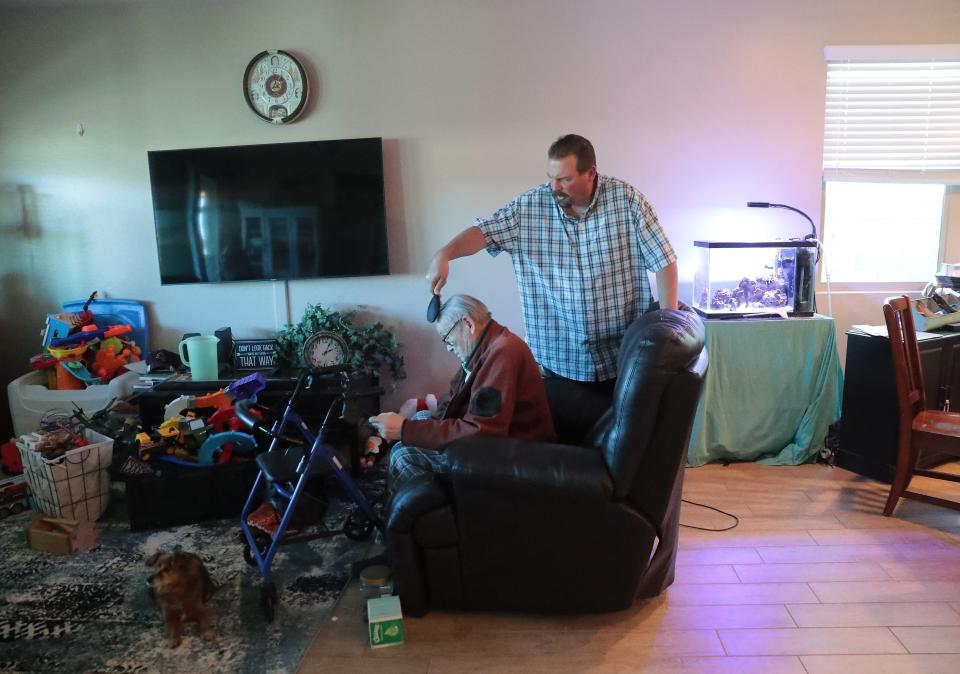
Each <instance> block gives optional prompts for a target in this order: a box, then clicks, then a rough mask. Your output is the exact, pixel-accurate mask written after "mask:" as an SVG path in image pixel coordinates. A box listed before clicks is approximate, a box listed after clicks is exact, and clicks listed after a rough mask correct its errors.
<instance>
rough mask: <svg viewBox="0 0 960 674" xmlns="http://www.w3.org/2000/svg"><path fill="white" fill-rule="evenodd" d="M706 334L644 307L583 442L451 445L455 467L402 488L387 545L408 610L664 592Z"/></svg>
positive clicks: (693, 319) (539, 609)
mask: <svg viewBox="0 0 960 674" xmlns="http://www.w3.org/2000/svg"><path fill="white" fill-rule="evenodd" d="M703 343H704V329H703V323H702V322H701V320H700V318H699V317H698V316H697V315H696V314H694V313H692V312H689V311H671V310H658V311H654V312H651V313H648V314H646V315H644V316H643V317H641V318H640V319H638V320H637V321H636V322H635V323H634V324H633V325H632V326H631V327H630V329H629V330H628V331H627V333H626V335H625V336H624V338H623V342H622V344H621V348H620V355H619V362H618V376H617V386H616V389H615V391H614V400H613V405H612V406H611V408H610V409H609V410H608V411H607V412H606V413H605V414H604V415H603V416H602V417H601V418H600V419H599V420H598V421H597V423H596V424H595V426H594V427H593V429H592V431H591V433H590V434H589V435H588V437H587V440H586V441H585V442H584V443H583V445H584V446H575V445H563V444H548V443H529V442H522V441H518V440H513V439H510V438H492V437H472V438H466V439H463V440H459V441H457V442H455V443H452V444H451V445H450V446H449V447H448V448H447V449H446V451H447V453H448V455H449V457H450V465H451V470H450V474H449V475H443V476H426V477H424V478H421V479H418V480H414V481H413V482H411V483H409V484H407V485H405V486H402V487H401V489H400V490H398V492H397V493H396V494H394V495H393V498H392V500H391V503H390V505H389V510H388V513H387V545H388V547H389V550H390V555H391V557H392V559H393V572H394V579H395V582H396V584H397V589H398V591H399V594H400V598H401V602H402V605H403V610H404V613H405V614H408V615H412V616H418V615H423V614H425V613H426V612H427V611H429V610H430V609H431V608H459V609H490V610H507V611H527V612H536V613H580V612H601V611H611V610H618V609H624V608H627V607H629V606H630V605H631V604H632V603H633V601H634V600H635V599H636V598H639V597H651V596H655V595H658V594H660V593H661V592H662V591H663V590H664V589H666V588H667V587H668V586H669V585H670V584H671V583H672V582H673V577H674V564H675V560H676V552H677V542H678V532H679V516H680V492H681V487H682V484H683V466H684V464H685V458H686V449H687V445H688V442H689V438H690V427H691V425H692V422H693V416H694V412H695V410H696V405H697V400H698V397H699V393H700V387H701V383H702V379H701V377H702V373H703V371H704V369H705V366H706V353H705V352H704V351H703ZM552 411H553V414H554V416H555V418H558V417H562V415H564V410H563V409H553V410H552Z"/></svg>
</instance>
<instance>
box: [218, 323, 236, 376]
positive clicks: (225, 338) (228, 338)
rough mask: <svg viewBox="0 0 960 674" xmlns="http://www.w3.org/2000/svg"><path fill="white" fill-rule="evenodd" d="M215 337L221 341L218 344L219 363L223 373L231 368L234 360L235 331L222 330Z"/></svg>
mask: <svg viewBox="0 0 960 674" xmlns="http://www.w3.org/2000/svg"><path fill="white" fill-rule="evenodd" d="M213 336H214V337H216V338H217V339H219V340H220V341H219V342H217V362H218V363H220V371H221V372H223V369H224V367H230V365H231V362H232V359H233V331H232V330H231V329H230V328H220V329H219V330H216V331H215V332H214V333H213Z"/></svg>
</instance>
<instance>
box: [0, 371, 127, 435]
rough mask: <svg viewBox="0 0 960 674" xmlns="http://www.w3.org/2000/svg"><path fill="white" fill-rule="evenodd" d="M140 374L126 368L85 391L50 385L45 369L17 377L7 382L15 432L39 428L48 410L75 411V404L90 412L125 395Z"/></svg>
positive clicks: (21, 432) (20, 432)
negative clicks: (104, 382)
mask: <svg viewBox="0 0 960 674" xmlns="http://www.w3.org/2000/svg"><path fill="white" fill-rule="evenodd" d="M139 379H140V375H138V374H136V373H134V372H124V373H123V374H122V375H120V376H119V377H117V378H116V379H113V380H111V381H110V383H109V384H105V385H100V384H97V385H95V386H88V387H87V388H86V389H84V390H82V391H53V390H50V389H48V388H47V380H46V376H45V375H44V373H43V372H38V371H33V372H29V373H27V374H25V375H23V376H22V377H17V378H16V379H14V380H13V381H12V382H10V383H9V384H8V385H7V398H8V399H9V401H10V417H11V418H12V419H13V432H14V434H16V435H24V434H26V433H30V432H32V431H35V430H37V429H38V428H40V419H41V417H43V415H44V414H46V413H47V412H50V411H53V410H58V411H62V412H64V413H66V414H70V413H72V412H73V410H74V407H73V404H74V403H76V404H77V405H78V406H80V407H82V408H83V411H84V412H86V413H87V414H88V415H89V414H93V413H94V412H97V411H99V410H101V409H103V408H104V407H105V406H106V405H107V403H109V402H110V401H111V400H113V399H114V398H126V397H129V396H130V394H131V393H133V385H134V384H136V383H137V381H139Z"/></svg>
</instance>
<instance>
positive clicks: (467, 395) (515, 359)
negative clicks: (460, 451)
mask: <svg viewBox="0 0 960 674" xmlns="http://www.w3.org/2000/svg"><path fill="white" fill-rule="evenodd" d="M467 369H468V370H469V371H470V373H471V374H470V376H469V377H467V376H466V373H464V371H463V370H462V369H461V370H460V371H459V372H458V374H457V376H456V377H455V378H454V380H453V385H452V388H451V390H450V400H449V403H448V404H447V406H446V409H445V410H444V411H443V414H442V416H441V418H439V419H425V420H413V419H407V420H406V421H404V423H403V428H402V430H401V432H400V441H401V442H402V443H403V444H405V445H407V446H410V447H424V448H427V449H442V448H443V447H445V446H447V445H448V444H450V443H451V442H453V441H454V440H457V439H459V438H464V437H467V436H469V435H502V436H509V437H511V438H519V439H521V440H532V441H543V442H553V441H555V440H556V437H557V436H556V433H555V432H554V430H553V418H552V417H551V415H550V407H549V406H548V405H547V393H546V390H545V389H544V388H543V379H542V378H541V377H540V370H539V368H538V367H537V363H536V361H535V360H534V359H533V354H532V353H530V348H529V347H528V346H527V344H526V342H524V341H523V340H522V339H520V338H519V337H517V336H516V335H515V334H513V333H512V332H510V331H509V330H508V329H507V328H506V327H504V326H502V325H500V324H499V323H497V322H496V321H494V320H491V321H490V324H489V326H488V327H487V329H486V332H485V333H484V335H483V337H482V339H481V341H480V345H479V347H477V349H476V351H475V352H474V354H473V357H472V358H471V359H470V362H469V363H467Z"/></svg>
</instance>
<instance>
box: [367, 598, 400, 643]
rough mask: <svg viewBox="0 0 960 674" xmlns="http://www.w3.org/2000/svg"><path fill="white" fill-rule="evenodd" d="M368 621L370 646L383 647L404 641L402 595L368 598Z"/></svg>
mask: <svg viewBox="0 0 960 674" xmlns="http://www.w3.org/2000/svg"><path fill="white" fill-rule="evenodd" d="M367 622H368V624H369V626H370V627H369V629H370V648H383V647H385V646H396V645H398V644H402V643H403V612H402V611H401V610H400V597H395V596H391V597H376V598H374V599H368V600H367Z"/></svg>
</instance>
